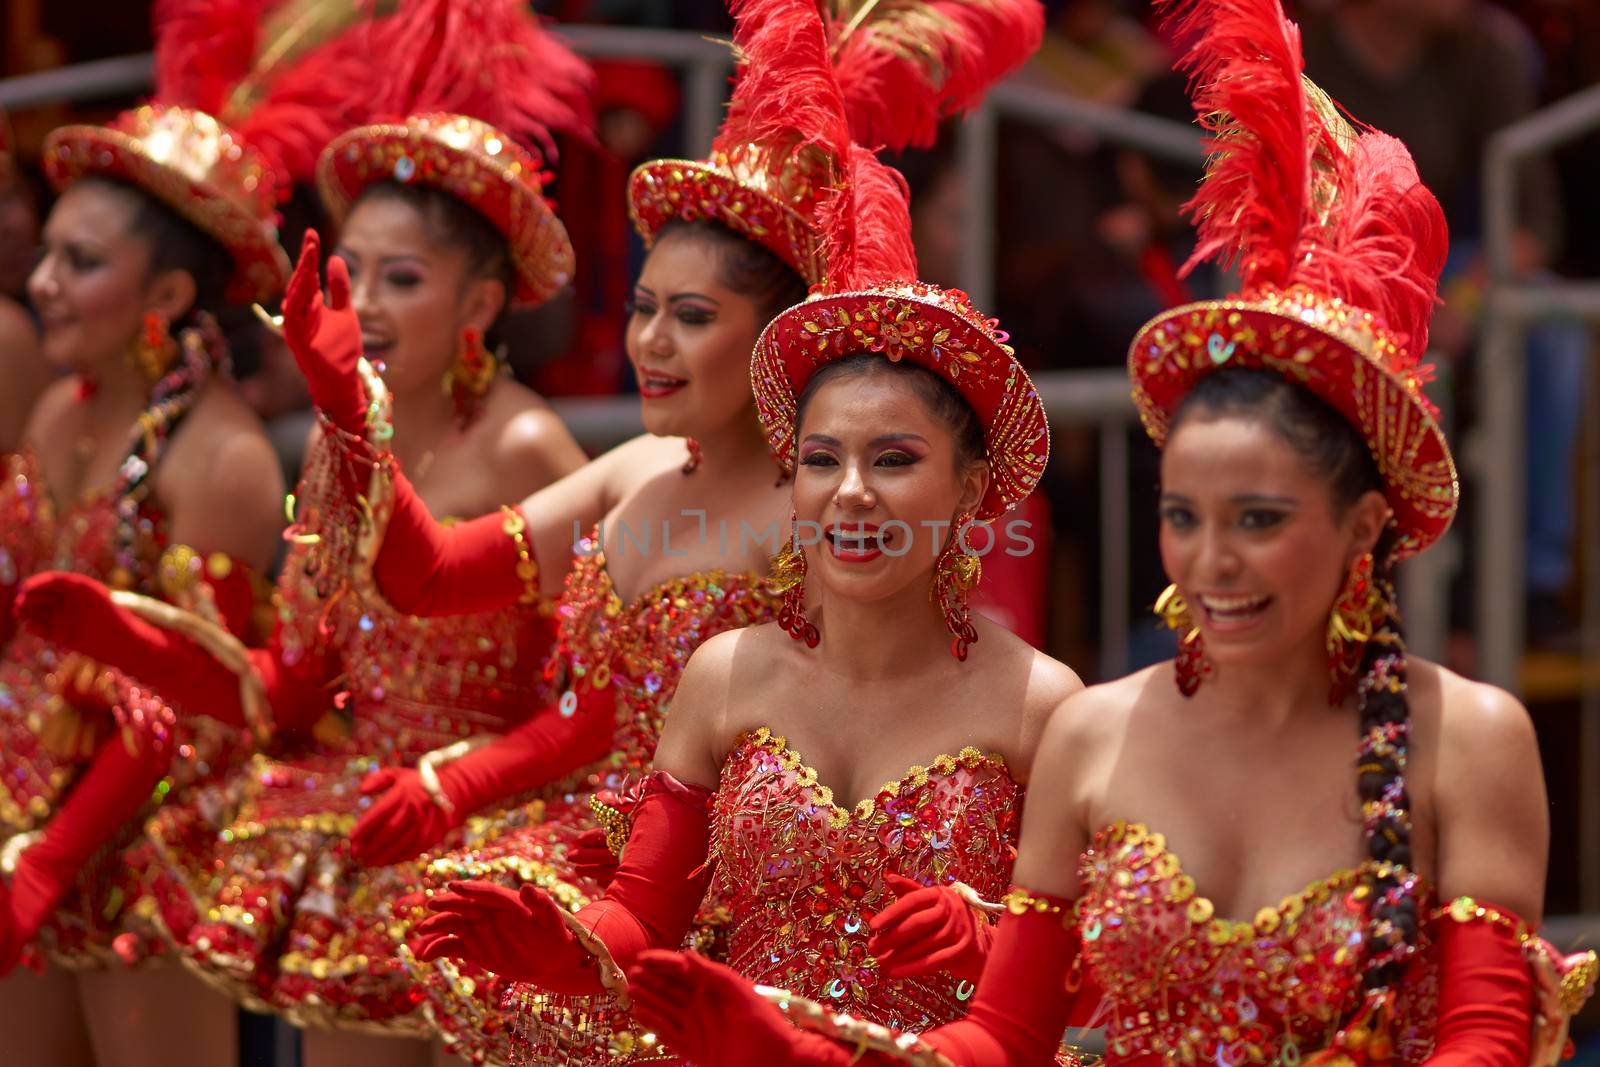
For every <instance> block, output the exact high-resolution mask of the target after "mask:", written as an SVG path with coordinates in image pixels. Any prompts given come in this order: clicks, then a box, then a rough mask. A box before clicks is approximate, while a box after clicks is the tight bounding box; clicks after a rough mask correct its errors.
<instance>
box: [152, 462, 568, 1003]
mask: <svg viewBox="0 0 1600 1067" xmlns="http://www.w3.org/2000/svg"><path fill="white" fill-rule="evenodd" d="M327 440H328V438H324V440H323V442H322V443H319V444H318V445H317V446H316V450H315V451H314V452H313V455H312V456H311V457H310V458H309V459H308V463H307V469H306V475H305V477H304V479H303V480H302V482H301V486H300V492H299V506H300V509H301V510H300V519H299V525H298V526H297V527H296V530H295V535H294V538H293V539H294V541H295V542H296V544H295V548H294V549H293V551H292V552H291V554H290V558H289V560H288V563H287V565H286V567H285V569H284V573H283V576H282V577H281V578H280V580H279V583H278V594H279V613H280V617H281V620H282V626H281V628H280V630H279V638H278V640H279V644H280V647H281V648H282V655H283V657H284V659H285V661H286V662H288V663H290V664H291V665H292V664H294V663H295V662H297V661H299V660H300V659H301V658H302V657H305V656H311V655H314V654H317V653H318V652H319V651H320V650H326V649H332V650H334V653H333V655H331V656H330V657H329V670H330V671H331V672H332V673H333V675H334V676H333V677H330V678H329V679H328V713H327V714H326V715H324V716H323V718H322V719H321V721H320V722H318V723H317V726H316V728H315V730H314V731H313V736H312V737H311V738H302V739H300V741H298V742H293V743H285V744H283V745H281V746H280V747H278V748H275V749H272V750H269V751H267V752H261V753H258V754H256V755H255V756H254V757H253V758H252V759H251V760H250V761H249V762H248V763H246V764H245V765H244V766H243V767H241V768H239V769H238V770H236V771H234V772H233V773H231V774H229V775H228V776H227V777H225V778H223V779H222V780H220V781H218V782H216V783H214V784H212V785H210V786H209V787H207V788H205V789H204V790H199V791H193V792H191V794H190V795H188V796H185V797H184V799H183V803H181V804H177V805H168V807H167V808H166V809H164V810H163V811H161V812H160V813H159V814H158V815H157V816H156V817H155V818H153V819H151V820H150V822H149V824H148V826H147V840H148V845H147V852H146V854H145V855H144V856H142V857H141V861H142V864H143V866H144V867H145V868H147V870H148V880H149V882H150V885H151V891H150V896H151V906H153V907H154V909H155V911H156V914H157V916H158V917H159V921H160V923H161V925H162V927H163V929H164V931H165V936H166V937H167V938H168V939H169V940H170V941H171V943H172V944H173V945H174V946H175V947H176V948H177V950H178V951H179V952H180V953H181V954H182V955H183V956H184V958H185V960H186V962H187V963H188V964H189V965H190V966H192V967H194V968H196V969H197V970H198V971H199V972H200V973H201V974H202V975H203V976H204V977H206V978H207V979H208V980H209V981H210V982H211V983H212V984H213V985H216V986H219V987H220V988H222V989H224V990H225V991H227V992H228V993H230V994H231V995H232V996H234V997H235V998H236V999H238V1000H239V1001H241V1002H242V1003H244V1004H246V1005H248V1006H252V1007H254V1008H256V1009H258V1010H271V1011H275V1012H278V1013H280V1014H282V1015H284V1016H286V1017H287V1018H289V1019H290V1020H291V1021H293V1022H295V1023H297V1024H301V1025H305V1024H313V1025H341V1024H350V1025H358V1026H369V1027H370V1026H373V1025H377V1026H381V1027H382V1028H384V1029H385V1030H387V1031H390V1032H394V1033H397V1034H407V1033H422V1032H424V1030H425V1023H424V1020H423V1018H422V1016H421V1013H420V1012H419V1011H418V1009H419V1007H420V1004H421V996H420V992H419V991H418V990H417V989H416V988H415V987H414V986H413V985H412V983H411V982H410V980H409V979H408V978H407V976H406V974H405V971H404V968H403V967H402V966H401V964H400V963H399V962H398V961H397V960H396V959H395V955H394V948H395V945H394V941H393V939H392V938H391V937H389V936H388V933H387V923H388V921H389V918H390V913H391V907H392V904H393V902H394V901H395V900H396V899H397V898H398V897H400V896H401V895H403V894H404V893H405V892H407V891H408V889H409V888H410V885H411V883H412V882H413V881H414V878H413V877H412V876H411V872H412V869H413V866H414V865H413V864H411V863H404V864H399V865H395V866H391V867H376V868H363V867H361V866H359V865H358V864H357V863H356V862H355V861H354V860H353V859H352V857H351V854H350V841H349V835H350V831H351V830H352V829H353V827H354V826H355V824H356V821H357V819H358V818H359V817H360V815H361V813H362V812H363V811H364V810H365V808H366V807H367V805H368V804H369V800H368V799H367V798H366V797H364V796H363V795H362V794H361V791H360V785H361V781H362V779H363V778H364V777H365V776H366V775H367V774H368V773H370V772H371V771H374V770H376V769H379V768H382V767H394V766H404V767H411V766H415V765H416V763H417V761H418V760H419V759H420V758H421V757H422V756H423V755H424V754H426V753H428V752H431V751H434V750H437V749H440V748H442V747H444V746H447V745H450V744H453V743H455V742H458V741H462V740H464V739H466V738H469V737H478V736H484V735H495V734H500V733H503V732H505V731H506V730H508V729H510V728H511V727H513V726H515V725H517V724H518V723H519V722H521V721H522V720H523V719H525V718H526V717H527V716H528V715H530V714H532V713H533V712H534V711H536V710H538V709H539V708H541V707H544V706H545V705H546V704H548V702H549V701H548V693H549V690H548V688H547V687H546V685H545V684H544V680H543V678H542V676H541V674H540V668H541V666H542V664H543V661H544V658H545V656H546V655H548V652H549V648H550V645H551V642H552V639H553V634H554V625H553V622H552V621H551V619H550V617H549V612H548V610H547V609H548V605H547V604H546V605H537V604H535V605H528V606H518V607H514V608H509V609H506V610H503V611H499V612H494V613H490V614H484V615H471V616H456V617H442V618H428V619H423V618H415V617H412V616H408V615H401V614H399V613H397V612H396V611H395V610H394V609H393V608H391V607H390V606H389V605H388V604H387V603H386V602H385V601H384V600H383V598H382V596H381V595H380V594H379V592H378V590H377V589H376V587H375V585H374V583H373V579H372V575H371V560H372V556H373V552H374V551H375V546H376V545H378V544H381V529H382V526H383V523H384V516H385V515H386V512H387V503H388V500H387V495H386V494H384V493H383V492H382V491H381V483H379V484H377V485H375V490H376V491H375V493H374V494H371V495H373V496H375V497H376V498H377V499H376V500H375V508H374V510H375V519H376V521H374V522H370V523H362V522H360V521H359V520H358V519H357V518H356V517H355V516H354V515H351V514H346V513H345V507H346V505H345V504H344V503H343V501H344V497H343V496H342V495H341V494H340V491H339V489H338V488H337V483H336V479H337V477H338V475H337V474H336V465H337V464H338V463H339V462H342V459H341V455H340V452H339V450H338V449H336V448H335V447H334V446H332V445H329V444H327V443H326V441H327ZM339 691H342V692H343V694H344V695H343V696H342V697H339V698H337V699H336V698H335V693H336V692H339ZM550 792H551V793H552V794H553V795H556V796H559V793H560V787H559V784H558V785H557V786H554V787H552V789H551V791H550ZM530 809H531V812H533V813H534V814H537V813H538V812H539V811H540V810H542V802H541V800H540V799H539V797H537V796H533V795H524V796H520V797H515V798H507V800H506V801H505V809H504V810H502V811H498V812H496V811H491V812H488V813H486V814H502V815H505V817H507V818H525V817H527V814H528V812H529V810H530ZM507 812H509V813H510V814H507ZM482 822H483V819H482V818H478V817H474V818H472V819H469V820H468V822H467V824H466V825H464V826H462V827H460V828H458V829H456V830H455V831H453V832H452V833H451V834H450V836H448V837H447V838H446V839H445V841H444V842H442V843H441V846H440V847H441V848H451V847H456V846H460V845H463V844H466V843H468V842H470V841H473V840H475V834H476V828H477V827H478V826H479V825H480V824H481V823H482Z"/></svg>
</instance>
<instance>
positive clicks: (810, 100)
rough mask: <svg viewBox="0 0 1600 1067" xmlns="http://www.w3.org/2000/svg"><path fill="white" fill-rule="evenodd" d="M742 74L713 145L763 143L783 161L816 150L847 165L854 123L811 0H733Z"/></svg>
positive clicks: (732, 146)
mask: <svg viewBox="0 0 1600 1067" xmlns="http://www.w3.org/2000/svg"><path fill="white" fill-rule="evenodd" d="M729 11H730V13H731V14H732V15H733V19H734V37H733V43H734V46H735V48H736V49H737V50H738V53H739V68H740V69H739V72H738V78H737V81H735V83H734V89H733V99H732V101H731V102H730V103H729V105H728V115H727V118H726V119H725V120H724V121H723V123H722V128H721V129H720V130H718V131H717V137H716V141H715V142H714V144H713V148H714V149H716V150H717V151H722V152H727V151H731V150H733V149H735V148H738V147H739V146H740V145H745V144H759V145H764V146H766V147H768V148H769V149H772V150H774V151H775V152H776V153H777V155H778V158H779V159H781V158H783V155H784V154H785V153H791V152H797V151H800V150H801V149H804V148H813V147H814V148H816V149H818V150H820V151H821V152H822V153H824V154H825V155H826V156H827V158H829V159H830V160H833V161H835V163H836V165H838V164H842V163H843V161H845V160H847V159H848V158H849V153H850V126H849V123H848V122H847V121H846V119H845V111H844V99H843V97H841V96H840V93H839V85H838V83H837V81H836V80H835V79H834V72H833V67H832V64H831V63H830V62H829V60H828V43H827V39H826V37H825V36H824V35H823V29H822V19H821V17H820V16H819V15H818V13H817V9H816V7H815V5H814V4H813V3H812V0H732V3H730V5H729Z"/></svg>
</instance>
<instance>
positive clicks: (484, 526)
mask: <svg viewBox="0 0 1600 1067" xmlns="http://www.w3.org/2000/svg"><path fill="white" fill-rule="evenodd" d="M393 493H394V509H393V511H392V512H391V513H390V516H389V525H388V528H387V529H385V530H384V533H383V544H382V546H381V547H380V548H379V549H378V555H377V558H376V559H375V560H373V563H372V577H373V580H374V581H376V582H377V584H378V590H379V591H380V592H381V593H383V598H384V599H385V600H387V601H388V602H389V603H390V604H392V605H393V606H394V608H395V610H396V611H403V612H405V613H406V614H407V615H473V614H477V613H479V612H484V611H495V610H498V609H500V608H506V607H510V606H511V605H513V604H517V603H531V602H532V600H533V598H534V596H535V595H536V594H537V591H538V588H539V572H538V565H537V563H536V561H535V558H534V555H533V539H532V538H531V537H529V536H527V534H526V533H525V532H523V531H525V530H526V526H527V524H526V523H525V522H524V521H523V517H522V512H521V511H520V510H518V509H516V508H507V509H505V510H504V511H501V512H496V513H494V514H491V515H482V516H479V517H478V518H476V519H472V520H470V521H468V522H463V523H458V524H457V525H455V526H445V525H443V524H442V523H440V522H439V521H437V520H436V519H435V518H434V517H433V516H432V515H431V514H430V513H429V512H428V506H427V505H426V504H424V503H423V502H422V498H421V497H420V496H418V495H417V491H416V489H415V488H413V487H412V485H411V482H410V481H409V480H408V479H407V478H406V476H405V474H404V473H402V472H401V470H400V468H399V467H398V466H396V467H395V468H394V470H393ZM513 531H515V533H513ZM519 545H520V546H521V547H520V548H519ZM523 550H526V551H527V553H528V558H527V560H526V561H524V560H523V559H522V551H523Z"/></svg>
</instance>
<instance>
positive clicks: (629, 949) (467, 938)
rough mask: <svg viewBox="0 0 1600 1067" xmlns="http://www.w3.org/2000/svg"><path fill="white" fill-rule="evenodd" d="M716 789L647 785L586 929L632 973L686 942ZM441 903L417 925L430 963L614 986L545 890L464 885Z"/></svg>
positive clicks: (554, 986)
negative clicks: (657, 952) (650, 953)
mask: <svg viewBox="0 0 1600 1067" xmlns="http://www.w3.org/2000/svg"><path fill="white" fill-rule="evenodd" d="M710 799H711V791H710V790H709V789H705V788H703V787H700V786H690V785H684V784H683V783H682V782H679V781H678V780H677V779H675V778H673V777H672V776H671V775H669V774H666V773H664V772H661V771H657V772H655V773H654V774H652V775H650V777H649V778H648V779H646V781H645V788H644V795H643V796H642V798H641V799H640V801H639V806H638V807H637V809H635V811H634V816H633V829H632V832H631V833H630V834H629V835H628V843H627V846H626V847H625V848H624V849H623V853H622V862H621V864H620V865H619V866H618V868H617V873H616V877H615V878H613V879H612V881H611V885H610V887H609V888H608V889H607V890H606V894H605V896H604V897H602V898H601V899H599V900H597V901H595V902H594V903H592V904H590V905H589V906H588V907H586V908H583V909H582V910H580V911H579V912H578V913H577V915H576V919H577V922H578V925H579V926H581V927H582V928H583V929H584V930H586V931H588V932H589V934H590V935H592V936H593V937H595V938H598V939H599V940H600V941H601V942H603V943H604V945H605V948H606V951H607V952H608V953H609V954H610V956H611V958H612V959H613V960H614V961H615V962H616V963H617V965H618V966H619V967H622V968H624V969H625V968H627V967H628V965H629V964H630V963H632V962H633V960H635V959H636V958H637V957H638V956H639V954H640V953H641V952H643V951H645V950H647V949H651V948H663V947H667V946H676V945H678V944H680V943H682V941H683V938H684V935H685V934H687V933H688V931H689V924H690V923H691V922H693V921H694V915H695V912H696V910H698V909H699V907H700V901H701V899H702V898H703V897H704V896H705V891H706V885H707V883H708V882H709V881H710V874H709V871H708V865H707V863H706V850H707V847H708V842H709V818H708V813H707V808H708V806H709V804H710ZM451 888H452V890H454V891H453V892H451V893H446V894H443V895H441V896H437V897H435V898H434V899H433V900H431V901H429V903H428V907H429V909H430V910H432V911H433V912H435V914H434V915H430V916H429V917H428V918H426V919H424V920H423V921H422V922H421V923H418V924H417V928H416V931H415V933H414V935H413V939H412V943H411V944H412V950H413V951H414V952H415V953H416V955H417V957H418V958H419V959H422V960H434V959H440V958H442V957H454V958H459V959H465V960H467V961H468V962H469V963H473V964H476V965H478V966H480V967H482V968H484V969H485V970H489V971H493V972H494V973H496V974H499V975H501V976H503V977H506V978H512V979H515V980H517V981H522V982H530V983H532V984H534V985H538V986H542V987H543V988H545V989H548V990H550V991H552V992H555V993H571V994H594V993H599V992H601V991H602V990H603V989H604V988H605V984H604V983H603V982H602V981H601V978H600V971H599V968H598V967H597V966H596V958H595V956H594V955H593V954H592V953H591V952H590V951H589V950H588V949H586V948H584V947H583V944H582V942H580V941H579V939H578V937H577V936H576V935H575V934H574V932H573V931H572V929H571V928H570V927H569V926H568V925H567V923H566V920H565V919H563V917H562V914H561V912H562V909H561V906H560V905H559V904H557V903H556V902H555V901H554V900H552V899H551V898H550V896H549V895H548V894H546V893H545V892H544V891H543V890H541V889H539V888H537V887H535V886H533V885H524V886H523V887H522V888H521V890H520V891H517V890H512V889H508V888H506V887H504V886H500V885H495V884H493V883H487V882H459V883H456V884H455V885H453V886H452V887H451Z"/></svg>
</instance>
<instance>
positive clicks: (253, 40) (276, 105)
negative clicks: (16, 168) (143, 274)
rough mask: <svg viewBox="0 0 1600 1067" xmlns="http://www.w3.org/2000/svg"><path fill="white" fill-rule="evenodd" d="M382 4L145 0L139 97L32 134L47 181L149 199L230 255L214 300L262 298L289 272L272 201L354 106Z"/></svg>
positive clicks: (367, 76)
mask: <svg viewBox="0 0 1600 1067" xmlns="http://www.w3.org/2000/svg"><path fill="white" fill-rule="evenodd" d="M394 3H395V0H373V3H371V4H370V5H355V4H349V3H335V2H331V0H262V2H261V3H258V4H253V5H239V4H219V3H216V2H214V0H158V3H157V4H156V8H155V22H156V62H155V93H154V99H153V101H152V102H151V103H149V104H147V105H146V106H143V107H138V108H135V109H133V110H131V111H127V112H124V113H123V114H121V115H119V116H117V118H116V119H114V120H113V121H112V122H111V123H109V124H108V125H106V126H67V127H64V128H62V129H59V130H56V131H55V132H53V133H52V134H51V135H50V137H49V138H48V139H47V141H46V143H45V152H44V167H45V173H46V175H47V176H48V177H49V179H50V182H51V184H52V185H54V186H55V188H56V189H57V190H58V191H59V190H61V189H64V188H66V187H67V186H68V185H70V184H71V183H73V182H75V181H77V180H78V179H80V178H83V177H86V176H89V175H102V176H105V177H108V178H114V179H117V180H120V181H125V182H128V183H130V184H132V185H134V186H135V187H137V188H139V189H141V190H143V191H144V192H146V193H148V194H150V195H151V196H153V197H155V198H157V199H158V200H160V201H162V202H163V203H165V204H166V205H168V206H169V207H171V208H172V209H173V210H174V211H176V212H178V214H180V215H181V216H183V217H184V218H185V219H187V220H189V221H190V222H192V223H193V224H194V225H195V226H197V227H199V228H200V230H201V231H202V232H204V233H206V234H208V235H209V236H210V237H212V238H213V239H215V240H216V241H217V242H218V243H220V244H221V245H222V246H223V247H224V248H225V249H226V250H227V251H228V253H229V254H230V255H231V256H232V257H233V261H234V267H235V270H234V274H233V276H232V277H231V278H230V279H229V285H228V289H227V297H228V299H230V300H234V301H239V302H245V301H250V300H266V299H268V298H270V297H272V296H273V295H275V294H276V293H277V292H279V291H280V290H281V289H282V288H283V286H284V283H285V282H286V281H287V280H288V277H289V260H288V257H287V256H285V255H284V253H283V250H282V248H281V247H279V245H278V235H277V218H276V211H277V206H278V203H279V202H280V201H281V200H282V199H284V198H286V197H287V195H288V191H289V187H290V185H291V184H292V183H294V182H299V181H305V180H308V179H309V178H310V177H311V173H312V169H313V167H314V165H315V162H316V158H317V153H319V152H320V151H321V150H322V148H323V146H324V145H326V144H327V143H328V142H329V141H330V140H332V138H333V135H334V134H335V133H336V132H338V130H340V129H343V128H345V127H346V126H348V125H350V124H351V123H353V122H355V121H359V120H360V118H361V117H362V116H363V115H364V114H366V112H365V111H364V110H363V108H364V107H365V104H364V100H363V93H362V90H363V89H365V88H368V87H369V85H370V82H371V78H372V73H373V60H372V55H373V52H372V48H371V44H372V42H371V39H370V37H369V35H370V34H371V33H372V32H373V30H374V27H375V26H378V25H381V24H383V23H384V21H385V19H384V18H379V17H378V16H379V15H380V14H384V15H387V13H388V12H389V11H390V10H391V9H392V8H393V6H394Z"/></svg>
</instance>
